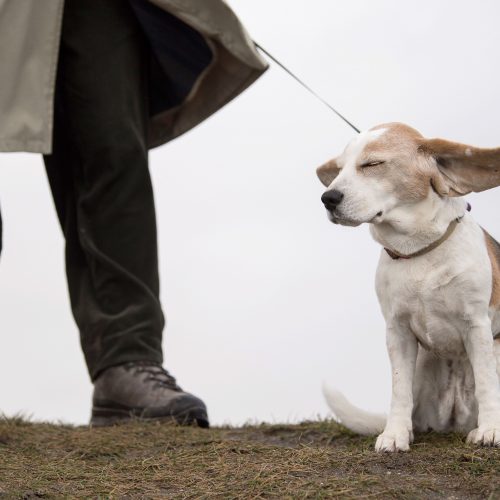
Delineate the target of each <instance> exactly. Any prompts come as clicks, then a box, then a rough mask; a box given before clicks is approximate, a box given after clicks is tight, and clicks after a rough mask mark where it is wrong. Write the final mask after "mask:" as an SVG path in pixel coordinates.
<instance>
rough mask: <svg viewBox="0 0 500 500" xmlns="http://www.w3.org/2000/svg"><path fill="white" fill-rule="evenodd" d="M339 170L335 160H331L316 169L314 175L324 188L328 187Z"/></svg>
mask: <svg viewBox="0 0 500 500" xmlns="http://www.w3.org/2000/svg"><path fill="white" fill-rule="evenodd" d="M339 172H340V168H339V167H338V165H337V160H335V159H333V160H330V161H327V162H326V163H325V164H324V165H321V167H318V168H317V169H316V174H317V175H318V177H319V180H320V181H321V182H322V184H324V185H325V186H326V187H328V186H329V185H330V184H331V183H332V182H333V180H334V179H335V177H337V175H339Z"/></svg>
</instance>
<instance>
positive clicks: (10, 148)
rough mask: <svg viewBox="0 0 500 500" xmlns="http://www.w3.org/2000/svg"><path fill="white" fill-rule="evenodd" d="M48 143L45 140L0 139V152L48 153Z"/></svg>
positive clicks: (49, 150)
mask: <svg viewBox="0 0 500 500" xmlns="http://www.w3.org/2000/svg"><path fill="white" fill-rule="evenodd" d="M51 152H52V151H51V148H50V144H47V142H46V141H38V140H37V141H18V140H11V139H7V140H2V139H0V153H39V154H43V155H47V154H50V153H51Z"/></svg>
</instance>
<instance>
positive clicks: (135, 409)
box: [90, 362, 209, 427]
mask: <svg viewBox="0 0 500 500" xmlns="http://www.w3.org/2000/svg"><path fill="white" fill-rule="evenodd" d="M92 403H93V404H92V418H91V420H90V425H91V426H94V427H103V426H106V425H112V424H116V423H120V422H125V421H127V420H133V419H140V420H171V421H174V422H176V423H178V424H181V425H190V424H194V423H196V424H198V425H199V426H200V427H208V426H209V423H208V415H207V408H206V406H205V403H203V401H202V400H201V399H198V398H197V397H195V396H193V395H192V394H189V393H187V392H184V391H183V390H182V389H181V388H180V387H179V386H178V385H177V383H176V381H175V378H174V377H172V375H170V374H169V373H168V372H167V370H165V369H164V368H162V367H161V366H160V365H157V364H154V363H150V362H130V363H126V364H123V365H119V366H112V367H111V368H108V369H106V370H105V371H104V372H102V373H101V375H99V377H98V378H97V380H96V381H95V383H94V396H93V398H92Z"/></svg>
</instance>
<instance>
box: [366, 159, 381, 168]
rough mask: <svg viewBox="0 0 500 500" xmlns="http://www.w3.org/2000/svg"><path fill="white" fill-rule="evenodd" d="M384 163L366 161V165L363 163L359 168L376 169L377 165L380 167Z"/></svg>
mask: <svg viewBox="0 0 500 500" xmlns="http://www.w3.org/2000/svg"><path fill="white" fill-rule="evenodd" d="M383 163H385V161H384V160H373V161H368V162H366V163H363V164H362V165H361V166H360V168H368V167H376V166H377V165H382V164H383Z"/></svg>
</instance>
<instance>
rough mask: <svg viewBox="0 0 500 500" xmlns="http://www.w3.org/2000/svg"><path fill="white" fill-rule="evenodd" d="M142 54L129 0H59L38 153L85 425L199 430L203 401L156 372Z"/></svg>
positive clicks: (158, 354) (159, 317)
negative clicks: (58, 247)
mask: <svg viewBox="0 0 500 500" xmlns="http://www.w3.org/2000/svg"><path fill="white" fill-rule="evenodd" d="M147 60H148V46H147V44H146V41H145V39H144V36H143V34H142V32H141V31H140V28H139V26H138V24H137V22H136V20H135V18H134V16H133V14H132V11H131V9H130V6H129V4H128V2H127V1H126V0H92V2H88V1H84V0H66V2H65V13H64V19H63V31H62V39H61V53H60V62H59V69H58V82H57V92H56V105H55V106H56V109H55V128H54V147H53V153H52V154H51V155H48V156H46V157H45V158H44V159H45V163H46V169H47V174H48V177H49V182H50V185H51V189H52V193H53V196H54V201H55V205H56V209H57V212H58V216H59V220H60V222H61V225H62V228H63V232H64V235H65V238H66V271H67V278H68V286H69V292H70V298H71V304H72V310H73V314H74V317H75V320H76V322H77V325H78V327H79V329H80V332H81V343H82V348H83V351H84V354H85V359H86V361H87V365H88V369H89V373H90V376H91V378H92V381H93V382H94V386H95V388H94V397H93V410H92V421H91V422H92V424H93V425H106V424H109V423H113V422H115V421H117V420H121V419H124V418H130V417H131V416H140V417H145V418H164V417H173V418H175V419H176V420H177V421H179V422H192V421H197V422H198V423H199V424H200V425H202V426H207V425H208V417H207V415H206V408H205V405H204V404H203V402H202V401H201V400H199V399H198V398H195V397H194V396H192V395H190V394H188V393H185V392H183V391H182V390H181V389H180V388H179V387H178V386H177V385H176V383H175V379H173V378H172V377H171V376H170V375H169V374H168V373H167V372H166V371H165V370H163V369H162V368H161V363H162V348H161V340H162V329H163V326H164V318H163V314H162V310H161V306H160V302H159V279H158V258H157V238H156V218H155V209H154V201H153V192H152V187H151V180H150V175H149V169H148V155H147V146H146V144H147V126H148V102H147V81H146V78H147V77H146V75H147V67H146V64H147Z"/></svg>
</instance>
